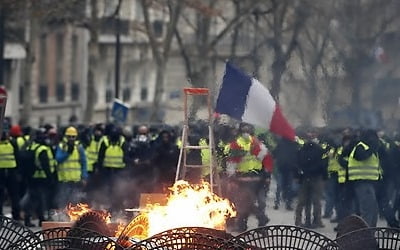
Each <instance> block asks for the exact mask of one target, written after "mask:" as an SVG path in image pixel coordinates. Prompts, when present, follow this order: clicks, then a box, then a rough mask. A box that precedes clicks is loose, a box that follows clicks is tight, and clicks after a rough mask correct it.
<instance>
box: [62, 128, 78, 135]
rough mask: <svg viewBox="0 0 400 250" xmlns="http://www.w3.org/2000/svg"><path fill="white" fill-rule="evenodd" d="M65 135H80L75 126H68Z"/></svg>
mask: <svg viewBox="0 0 400 250" xmlns="http://www.w3.org/2000/svg"><path fill="white" fill-rule="evenodd" d="M65 135H67V136H78V130H76V128H74V127H72V126H71V127H68V128H67V129H66V130H65Z"/></svg>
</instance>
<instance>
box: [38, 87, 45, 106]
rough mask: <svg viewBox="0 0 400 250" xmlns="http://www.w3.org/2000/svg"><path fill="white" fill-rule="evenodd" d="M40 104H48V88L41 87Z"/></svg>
mask: <svg viewBox="0 0 400 250" xmlns="http://www.w3.org/2000/svg"><path fill="white" fill-rule="evenodd" d="M39 102H40V103H46V102H47V86H46V85H39Z"/></svg>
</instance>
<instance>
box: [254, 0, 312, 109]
mask: <svg viewBox="0 0 400 250" xmlns="http://www.w3.org/2000/svg"><path fill="white" fill-rule="evenodd" d="M308 7H309V6H308V4H307V2H306V1H305V0H296V1H292V0H279V1H278V0H270V1H263V2H262V5H261V8H263V9H266V10H270V11H267V12H266V13H267V15H263V17H264V22H265V24H266V25H264V28H265V29H263V30H261V31H260V32H261V34H263V35H264V37H263V38H262V40H263V41H266V45H267V46H268V47H270V48H271V49H272V51H273V62H272V65H271V73H272V80H271V94H272V96H273V97H274V98H275V100H277V101H279V94H280V91H281V79H282V75H283V74H284V72H285V71H286V69H287V64H288V62H289V60H290V57H291V56H292V53H293V52H294V50H295V48H296V46H297V44H298V41H297V39H298V36H299V34H300V32H301V30H302V29H303V27H304V25H305V21H306V19H307V18H308V17H309V13H308Z"/></svg>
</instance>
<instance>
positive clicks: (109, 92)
mask: <svg viewBox="0 0 400 250" xmlns="http://www.w3.org/2000/svg"><path fill="white" fill-rule="evenodd" d="M112 100H113V91H112V90H111V89H107V90H106V103H110V102H111V101H112Z"/></svg>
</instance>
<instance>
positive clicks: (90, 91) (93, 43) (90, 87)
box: [84, 0, 100, 123]
mask: <svg viewBox="0 0 400 250" xmlns="http://www.w3.org/2000/svg"><path fill="white" fill-rule="evenodd" d="M90 8H91V11H90V17H89V18H90V21H89V22H88V23H87V25H86V27H87V29H88V30H89V34H90V40H89V67H88V72H87V91H86V109H85V115H84V121H85V123H90V122H91V121H92V117H93V112H94V105H95V102H96V86H95V83H96V70H97V62H98V60H99V57H100V56H99V30H98V29H99V18H98V1H97V0H90Z"/></svg>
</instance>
